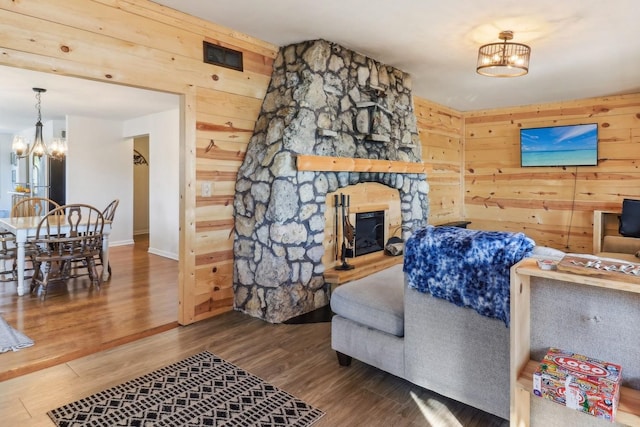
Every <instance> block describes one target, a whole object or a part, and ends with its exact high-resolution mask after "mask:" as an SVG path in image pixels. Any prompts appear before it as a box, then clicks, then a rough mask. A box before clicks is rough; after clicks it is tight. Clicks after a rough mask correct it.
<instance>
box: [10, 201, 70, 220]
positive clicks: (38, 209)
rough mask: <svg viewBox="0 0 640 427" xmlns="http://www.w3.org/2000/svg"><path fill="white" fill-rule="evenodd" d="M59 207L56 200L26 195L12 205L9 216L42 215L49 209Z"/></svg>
mask: <svg viewBox="0 0 640 427" xmlns="http://www.w3.org/2000/svg"><path fill="white" fill-rule="evenodd" d="M59 207H60V205H59V204H58V203H57V202H55V201H53V200H51V199H48V198H46V197H27V198H26V199H22V200H20V201H18V202H16V204H14V205H13V206H12V208H11V217H12V218H19V217H24V216H44V215H45V214H46V213H47V212H49V211H50V210H53V209H56V208H59Z"/></svg>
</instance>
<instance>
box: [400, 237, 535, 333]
mask: <svg viewBox="0 0 640 427" xmlns="http://www.w3.org/2000/svg"><path fill="white" fill-rule="evenodd" d="M534 246H535V242H534V241H533V240H531V239H530V238H529V237H527V236H526V235H524V234H523V233H509V232H501V231H482V230H469V229H466V228H458V227H434V226H427V227H425V228H421V229H419V230H417V231H416V232H415V233H414V234H413V235H412V236H411V237H410V238H409V239H408V240H407V242H406V244H405V248H404V272H405V274H406V278H407V283H408V285H409V286H410V287H412V288H414V289H416V290H418V291H420V292H425V293H430V294H431V295H433V296H434V297H437V298H442V299H445V300H447V301H450V302H452V303H454V304H455V305H458V306H462V307H470V308H473V309H475V310H476V311H477V312H478V313H480V314H481V315H483V316H487V317H493V318H497V319H501V320H503V321H504V322H505V324H506V325H507V327H509V301H510V298H509V281H510V279H509V269H510V268H511V266H512V265H514V264H515V263H517V262H518V261H520V260H521V259H523V258H525V257H527V256H529V255H530V254H531V251H532V250H533V247H534Z"/></svg>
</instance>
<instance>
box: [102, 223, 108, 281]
mask: <svg viewBox="0 0 640 427" xmlns="http://www.w3.org/2000/svg"><path fill="white" fill-rule="evenodd" d="M107 280H109V235H108V234H105V235H103V236H102V281H103V282H104V281H107Z"/></svg>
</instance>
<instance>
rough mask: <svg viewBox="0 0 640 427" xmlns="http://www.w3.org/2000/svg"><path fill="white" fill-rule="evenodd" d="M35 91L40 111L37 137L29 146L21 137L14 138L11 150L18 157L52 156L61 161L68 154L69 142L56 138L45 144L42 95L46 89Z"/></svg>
mask: <svg viewBox="0 0 640 427" xmlns="http://www.w3.org/2000/svg"><path fill="white" fill-rule="evenodd" d="M33 91H34V92H35V93H36V101H37V102H36V110H37V111H38V121H37V122H36V136H35V139H34V141H33V145H29V144H28V143H27V141H26V140H25V138H24V137H23V136H21V135H16V136H14V137H13V143H12V144H11V149H12V150H13V151H14V152H15V153H16V156H18V157H27V156H30V155H32V154H33V155H34V156H36V157H38V158H41V157H42V156H47V155H48V156H50V157H51V158H53V159H56V160H60V159H62V158H63V157H64V156H65V154H66V153H67V141H66V140H65V139H64V138H55V139H54V140H53V141H52V142H51V144H50V145H49V146H47V145H46V144H45V143H44V139H43V138H42V113H41V111H40V104H41V100H40V97H41V95H42V94H43V93H44V92H46V91H47V90H46V89H42V88H39V87H34V88H33Z"/></svg>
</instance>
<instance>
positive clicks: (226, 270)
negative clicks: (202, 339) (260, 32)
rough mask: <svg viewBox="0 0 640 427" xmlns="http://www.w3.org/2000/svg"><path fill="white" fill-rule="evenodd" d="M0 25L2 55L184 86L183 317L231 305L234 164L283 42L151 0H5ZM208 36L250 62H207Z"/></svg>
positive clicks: (128, 80) (171, 88)
mask: <svg viewBox="0 0 640 427" xmlns="http://www.w3.org/2000/svg"><path fill="white" fill-rule="evenodd" d="M0 33H1V34H2V37H1V38H0V64H2V65H8V66H13V67H22V68H28V69H32V70H36V71H44V72H50V73H57V74H61V75H66V76H74V77H80V78H89V79H93V80H98V81H103V82H110V83H118V84H125V85H130V86H136V87H141V88H147V89H153V90H159V91H166V92H172V93H177V94H181V95H183V96H182V106H181V107H182V113H181V115H182V122H183V123H182V124H183V125H182V129H181V137H180V140H179V141H175V143H176V144H180V146H181V150H180V152H181V155H180V159H176V162H178V161H179V162H180V174H181V182H180V194H179V195H167V196H168V197H178V196H179V197H180V274H179V282H180V283H179V284H176V286H179V287H180V292H179V295H180V310H179V313H178V320H179V322H180V323H182V324H188V323H191V322H194V321H196V320H200V319H204V318H206V317H210V316H212V315H215V314H218V313H220V312H223V311H228V310H231V308H232V301H233V300H232V280H231V276H232V270H233V259H232V258H233V257H232V239H233V234H232V230H233V206H232V199H233V194H234V184H235V177H236V171H237V170H238V168H239V166H240V163H241V161H242V158H243V156H244V152H245V149H246V146H247V142H248V140H249V137H250V136H251V133H252V131H253V127H254V123H255V120H256V118H257V116H258V111H259V109H260V105H261V103H262V98H263V97H264V94H265V92H266V89H267V85H268V83H269V80H270V76H271V69H272V63H273V59H274V58H275V55H276V53H277V47H276V46H273V45H271V44H269V43H266V42H263V41H260V40H257V39H254V38H252V37H249V36H247V35H244V34H241V33H238V32H236V31H234V30H232V29H228V28H224V27H221V26H217V25H214V24H211V23H208V22H205V21H202V20H200V19H197V18H194V17H191V16H188V15H185V14H182V13H179V12H176V11H174V10H172V9H169V8H165V7H162V6H160V5H158V4H156V3H152V2H149V1H147V0H65V1H58V0H28V1H26V0H25V1H9V0H0ZM203 40H206V41H208V42H211V43H214V44H219V45H222V46H226V47H230V48H233V49H236V50H240V51H242V52H243V55H244V71H243V72H239V71H234V70H230V69H227V68H221V67H216V66H214V65H211V64H205V63H204V62H203V60H202V42H203ZM204 181H208V182H211V183H212V187H213V188H212V195H211V197H202V195H201V192H200V188H201V184H202V182H204ZM151 184H152V185H153V183H151Z"/></svg>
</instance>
